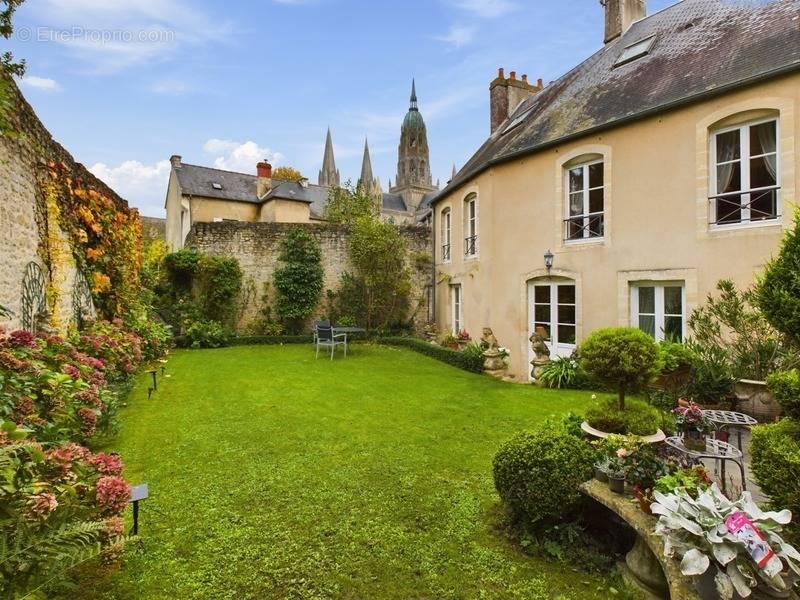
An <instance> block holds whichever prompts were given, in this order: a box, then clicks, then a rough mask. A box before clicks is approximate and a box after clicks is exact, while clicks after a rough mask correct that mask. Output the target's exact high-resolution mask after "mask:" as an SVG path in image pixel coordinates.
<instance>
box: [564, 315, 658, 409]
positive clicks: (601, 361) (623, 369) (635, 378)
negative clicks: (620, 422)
mask: <svg viewBox="0 0 800 600" xmlns="http://www.w3.org/2000/svg"><path fill="white" fill-rule="evenodd" d="M578 355H579V356H580V365H581V368H583V370H584V371H586V373H587V374H588V375H589V376H590V377H591V378H592V379H594V380H595V381H597V382H599V383H601V384H603V385H606V386H608V387H610V388H612V389H614V390H616V391H617V396H618V398H619V410H625V396H626V395H627V394H634V393H636V392H639V391H641V390H642V389H643V388H644V387H645V386H647V385H648V384H649V383H650V382H652V381H653V379H655V378H656V376H658V374H659V372H660V371H661V358H660V354H659V350H658V345H657V344H656V343H655V341H654V340H653V338H651V337H650V336H649V335H647V334H646V333H645V332H643V331H641V330H640V329H636V328H633V327H609V328H606V329H598V330H597V331H594V332H593V333H591V334H590V335H589V337H587V338H586V340H584V342H583V343H582V344H581V345H580V348H579V350H578Z"/></svg>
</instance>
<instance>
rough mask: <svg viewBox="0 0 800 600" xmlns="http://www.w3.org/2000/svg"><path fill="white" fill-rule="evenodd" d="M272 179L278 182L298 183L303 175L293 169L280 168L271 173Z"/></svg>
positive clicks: (287, 167)
mask: <svg viewBox="0 0 800 600" xmlns="http://www.w3.org/2000/svg"><path fill="white" fill-rule="evenodd" d="M272 178H273V179H277V180H279V181H300V180H301V179H305V178H304V177H303V174H302V173H301V172H300V171H298V170H297V169H295V168H294V167H289V166H282V167H278V168H277V169H275V170H274V171H273V172H272Z"/></svg>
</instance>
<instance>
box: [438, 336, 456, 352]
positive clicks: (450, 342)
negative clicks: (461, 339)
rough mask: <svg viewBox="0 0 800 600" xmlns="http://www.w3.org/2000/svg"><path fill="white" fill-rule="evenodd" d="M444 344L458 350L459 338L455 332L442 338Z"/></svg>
mask: <svg viewBox="0 0 800 600" xmlns="http://www.w3.org/2000/svg"><path fill="white" fill-rule="evenodd" d="M442 346H444V347H445V348H450V349H451V350H458V338H457V337H456V336H455V335H454V334H452V333H448V334H447V335H446V336H444V339H443V340H442Z"/></svg>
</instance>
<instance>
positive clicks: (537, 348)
mask: <svg viewBox="0 0 800 600" xmlns="http://www.w3.org/2000/svg"><path fill="white" fill-rule="evenodd" d="M546 339H547V334H546V333H545V330H544V328H542V327H537V328H536V330H535V331H534V332H533V333H532V334H531V337H530V342H531V348H532V349H533V353H534V354H535V355H536V359H535V360H536V361H537V362H542V361H548V360H550V348H548V347H547V343H546V341H545V340H546Z"/></svg>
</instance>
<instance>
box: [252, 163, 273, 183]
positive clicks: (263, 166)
mask: <svg viewBox="0 0 800 600" xmlns="http://www.w3.org/2000/svg"><path fill="white" fill-rule="evenodd" d="M256 173H257V174H258V176H259V178H260V177H264V178H266V179H272V165H271V164H269V163H268V162H267V161H265V160H264V161H261V162H260V163H258V164H257V165H256Z"/></svg>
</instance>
